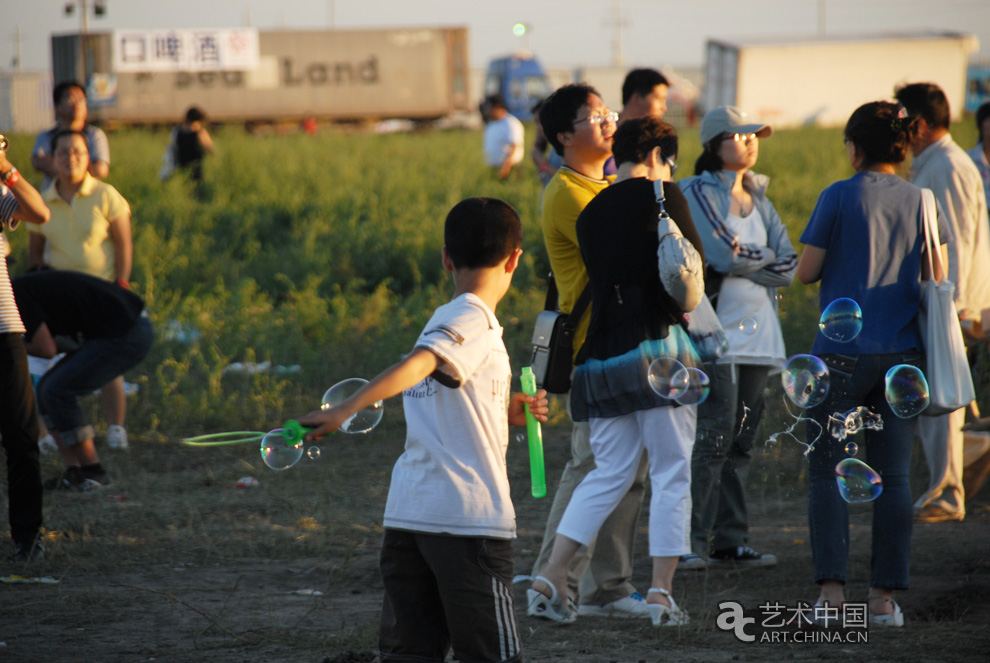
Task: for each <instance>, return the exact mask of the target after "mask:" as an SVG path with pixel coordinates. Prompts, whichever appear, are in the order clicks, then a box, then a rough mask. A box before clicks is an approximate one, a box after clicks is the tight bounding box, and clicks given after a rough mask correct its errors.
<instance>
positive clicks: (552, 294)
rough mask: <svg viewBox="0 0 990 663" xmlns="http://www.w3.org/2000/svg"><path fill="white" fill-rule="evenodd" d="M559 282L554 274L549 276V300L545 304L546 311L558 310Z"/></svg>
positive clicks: (551, 273)
mask: <svg viewBox="0 0 990 663" xmlns="http://www.w3.org/2000/svg"><path fill="white" fill-rule="evenodd" d="M557 297H558V293H557V280H556V279H555V278H554V277H553V272H550V273H549V274H547V299H546V301H545V302H543V310H544V311H556V310H557Z"/></svg>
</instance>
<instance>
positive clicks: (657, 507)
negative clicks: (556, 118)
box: [530, 118, 704, 626]
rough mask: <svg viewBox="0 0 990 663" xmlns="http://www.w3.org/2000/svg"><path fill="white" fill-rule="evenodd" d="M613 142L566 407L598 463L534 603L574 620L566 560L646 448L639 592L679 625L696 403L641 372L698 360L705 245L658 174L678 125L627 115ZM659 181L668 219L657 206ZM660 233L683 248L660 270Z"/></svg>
mask: <svg viewBox="0 0 990 663" xmlns="http://www.w3.org/2000/svg"><path fill="white" fill-rule="evenodd" d="M612 150H613V154H614V155H615V159H616V164H617V165H618V169H619V172H618V176H617V178H616V180H615V183H614V184H612V185H611V186H610V187H608V188H607V189H605V190H604V191H602V192H601V193H600V194H598V196H596V197H595V199H594V200H592V201H591V203H589V204H588V206H587V207H586V208H585V209H584V211H583V212H582V213H581V215H580V216H579V217H578V220H577V234H578V241H579V243H580V246H581V255H582V257H583V259H584V263H585V266H586V267H587V270H588V278H589V280H590V284H591V293H592V312H591V324H590V327H589V330H588V337H587V340H586V341H585V344H584V347H583V348H582V350H581V352H580V354H579V361H582V360H583V363H581V365H580V366H578V368H577V370H576V371H575V374H574V379H573V381H572V386H571V403H570V404H571V412H572V417H573V419H574V420H575V421H589V423H590V425H591V448H592V450H593V451H594V454H595V463H596V468H595V469H594V470H592V472H591V473H589V474H588V476H587V477H585V479H584V480H583V481H582V482H581V484H580V485H579V486H578V487H577V489H576V490H575V491H574V495H573V496H572V497H571V501H570V504H569V505H568V507H567V511H566V512H565V513H564V516H563V518H562V519H561V522H560V525H559V526H558V528H557V538H556V539H555V541H554V548H553V552H552V553H551V556H550V561H549V563H548V564H547V566H546V567H545V568H544V569H543V575H542V576H539V577H538V578H537V579H536V581H535V582H534V586H533V589H532V590H530V602H531V603H533V602H534V601H535V602H536V603H538V604H542V605H541V607H542V614H544V615H546V616H547V617H549V618H551V619H555V620H556V621H570V620H571V619H573V616H572V612H571V609H570V607H565V606H563V605H562V602H561V601H560V598H559V597H560V596H566V595H567V594H566V588H567V570H568V568H569V566H570V560H571V558H572V557H573V556H574V554H575V553H576V552H577V550H578V548H579V547H580V546H581V545H586V544H588V543H589V542H590V541H591V540H592V538H593V537H594V535H595V533H596V532H597V531H598V528H599V527H600V526H601V524H602V522H603V521H604V520H605V518H606V517H607V516H608V515H609V513H611V511H612V509H613V508H614V507H615V505H616V504H618V502H619V500H620V499H621V498H622V496H623V495H625V494H626V492H627V491H628V489H629V486H630V484H631V483H632V482H633V481H634V479H635V475H636V471H637V468H638V467H639V463H640V459H641V457H642V454H643V452H644V450H645V451H646V453H647V454H648V455H649V459H650V478H651V482H652V487H653V496H652V501H651V505H650V555H651V556H652V557H653V584H652V587H651V588H650V590H649V592H648V593H647V599H646V600H647V604H648V606H649V609H650V614H651V617H652V619H653V623H654V624H655V625H672V626H679V625H682V624H686V623H687V622H688V621H689V620H688V615H687V613H685V612H684V611H683V610H681V609H680V608H679V607H678V606H677V604H676V603H675V602H674V600H673V598H672V597H671V596H670V587H671V582H672V579H673V574H674V570H675V569H676V567H677V560H678V556H679V555H681V554H683V553H686V552H687V551H688V525H689V519H690V512H691V491H690V460H691V449H692V447H693V444H694V431H695V421H696V409H697V408H696V407H695V406H693V405H686V406H682V405H680V404H679V403H676V402H675V401H673V400H670V399H666V398H662V397H660V396H659V395H657V394H656V393H655V392H654V391H653V390H652V389H651V388H650V385H649V381H648V375H647V373H648V370H649V366H650V364H651V362H652V361H653V360H654V359H657V358H659V357H673V358H676V359H677V360H679V361H680V362H681V363H682V364H683V365H685V366H687V367H693V366H696V365H699V364H700V362H699V360H698V357H697V353H696V352H695V350H694V347H693V345H692V344H691V340H690V338H689V337H688V335H687V332H686V330H685V329H684V324H683V323H685V322H686V319H685V311H686V310H690V309H693V308H694V306H696V305H697V302H698V300H699V299H700V296H701V293H702V291H703V289H704V282H703V273H704V259H703V253H702V244H701V239H700V237H699V236H698V233H697V232H696V231H695V229H694V224H693V223H692V221H691V215H690V212H689V211H688V206H687V201H686V200H685V199H684V196H683V195H682V194H681V192H680V190H679V189H678V188H677V186H676V185H674V184H673V183H672V182H669V181H664V180H669V179H670V176H671V174H672V173H671V170H672V169H673V165H674V158H675V157H676V155H677V135H676V133H675V132H674V129H673V127H671V126H670V125H668V124H666V123H664V122H662V121H660V120H658V119H655V118H642V119H637V120H630V121H627V122H625V123H624V124H623V125H622V126H621V127H619V129H618V130H617V131H616V133H615V138H614V143H613V147H612ZM658 180H659V181H661V182H662V196H663V197H664V208H665V209H666V211H667V212H668V214H669V215H670V216H671V217H672V218H668V217H667V216H666V215H661V214H660V212H661V207H660V205H659V203H658V201H657V198H658V196H659V195H660V193H661V190H660V187H657V186H656V185H655V182H656V181H658ZM661 239H663V240H664V242H668V241H673V242H675V243H676V244H677V245H678V248H677V250H676V251H675V252H674V253H675V254H678V255H680V256H681V262H680V263H679V264H671V261H669V260H661V261H660V265H659V269H658V248H659V247H660V242H661ZM661 253H664V252H663V251H661Z"/></svg>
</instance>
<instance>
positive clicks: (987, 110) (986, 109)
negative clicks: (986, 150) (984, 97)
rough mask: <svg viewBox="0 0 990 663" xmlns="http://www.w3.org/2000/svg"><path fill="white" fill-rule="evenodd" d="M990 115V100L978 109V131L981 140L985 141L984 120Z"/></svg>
mask: <svg viewBox="0 0 990 663" xmlns="http://www.w3.org/2000/svg"><path fill="white" fill-rule="evenodd" d="M988 117H990V101H988V102H987V103H985V104H983V105H982V106H980V107H979V108H977V109H976V132H977V135H978V136H979V139H980V142H981V143H982V142H983V120H985V119H987V118H988Z"/></svg>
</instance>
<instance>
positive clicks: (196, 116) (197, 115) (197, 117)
mask: <svg viewBox="0 0 990 663" xmlns="http://www.w3.org/2000/svg"><path fill="white" fill-rule="evenodd" d="M205 119H206V113H204V112H203V109H201V108H200V107H198V106H192V107H190V108H189V110H187V111H186V123H187V124H192V123H193V122H202V121H203V120H205Z"/></svg>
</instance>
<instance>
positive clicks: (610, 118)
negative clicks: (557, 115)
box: [574, 110, 619, 124]
mask: <svg viewBox="0 0 990 663" xmlns="http://www.w3.org/2000/svg"><path fill="white" fill-rule="evenodd" d="M585 120H587V121H588V123H590V124H602V123H605V122H607V123H609V124H615V123H616V122H618V121H619V114H618V113H616V112H615V111H610V110H607V111H605V112H604V113H595V114H593V115H589V116H588V117H583V118H581V119H580V120H574V124H577V123H578V122H584V121H585Z"/></svg>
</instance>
